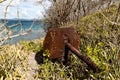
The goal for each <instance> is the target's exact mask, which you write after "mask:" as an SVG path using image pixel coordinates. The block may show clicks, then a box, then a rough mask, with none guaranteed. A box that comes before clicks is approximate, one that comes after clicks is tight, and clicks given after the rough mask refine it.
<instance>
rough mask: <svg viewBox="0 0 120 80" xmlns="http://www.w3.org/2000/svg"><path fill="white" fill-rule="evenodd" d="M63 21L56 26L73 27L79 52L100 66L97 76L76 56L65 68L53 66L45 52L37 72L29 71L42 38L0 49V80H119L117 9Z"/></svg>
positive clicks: (119, 24) (119, 12)
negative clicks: (65, 22) (77, 35)
mask: <svg viewBox="0 0 120 80" xmlns="http://www.w3.org/2000/svg"><path fill="white" fill-rule="evenodd" d="M55 1H56V0H55ZM62 20H63V19H62ZM63 21H64V20H63ZM63 21H61V23H57V24H56V25H60V26H63V27H66V25H67V26H73V27H74V26H75V29H76V30H77V31H78V34H79V35H80V43H81V44H80V52H81V53H82V54H84V55H86V56H88V57H90V58H91V59H92V60H93V61H94V62H95V63H96V64H97V65H98V66H99V68H100V69H101V71H100V72H99V73H94V72H93V71H92V70H91V69H90V68H89V67H88V66H87V65H86V64H85V63H84V62H83V61H81V60H80V59H78V58H77V57H76V56H75V55H72V59H71V61H70V62H71V63H70V64H69V65H68V66H65V65H63V64H61V63H57V62H55V63H53V62H52V61H51V60H49V58H48V57H49V51H47V50H46V51H45V52H43V57H45V58H43V59H44V60H43V63H42V64H39V65H38V64H36V65H35V66H36V67H37V69H33V70H30V69H32V68H30V66H29V65H28V64H29V62H30V61H31V60H30V59H31V58H30V59H29V57H30V56H31V55H32V54H34V55H36V53H37V52H38V51H42V50H43V40H44V38H43V39H37V40H31V41H22V40H21V41H20V43H17V44H13V45H9V44H6V45H3V46H0V79H1V80H26V79H27V80H30V78H31V77H30V76H29V75H28V74H29V73H30V74H32V72H34V71H35V73H34V74H32V75H31V76H32V78H33V79H34V80H119V79H120V5H119V6H115V5H111V6H109V7H107V8H105V9H100V10H96V11H95V12H93V13H90V14H87V15H84V16H81V17H80V18H79V19H76V20H74V21H67V24H64V25H63ZM53 24H55V22H53ZM53 24H52V25H53ZM55 27H56V26H55ZM31 57H34V56H31Z"/></svg>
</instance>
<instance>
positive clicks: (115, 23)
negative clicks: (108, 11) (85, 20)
mask: <svg viewBox="0 0 120 80" xmlns="http://www.w3.org/2000/svg"><path fill="white" fill-rule="evenodd" d="M97 11H98V12H99V13H100V14H101V15H102V16H103V17H104V18H105V19H106V20H107V21H108V22H109V23H111V24H112V25H118V26H120V23H117V22H113V21H111V20H110V19H108V18H107V17H106V16H105V15H104V14H103V13H102V12H101V11H100V10H98V9H97Z"/></svg>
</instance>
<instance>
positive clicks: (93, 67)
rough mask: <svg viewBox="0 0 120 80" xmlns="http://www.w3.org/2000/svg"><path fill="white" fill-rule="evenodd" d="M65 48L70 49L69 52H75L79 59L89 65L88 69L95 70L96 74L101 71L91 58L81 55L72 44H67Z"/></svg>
mask: <svg viewBox="0 0 120 80" xmlns="http://www.w3.org/2000/svg"><path fill="white" fill-rule="evenodd" d="M65 46H66V47H68V50H70V51H71V52H73V53H74V54H75V55H76V56H77V57H78V58H79V59H81V60H82V61H84V62H85V63H86V64H87V65H88V67H90V68H91V69H93V71H94V72H99V71H100V69H99V67H98V66H97V65H96V64H95V63H94V62H93V61H92V60H91V59H90V58H89V57H87V56H85V55H83V54H82V53H80V52H79V50H77V49H76V48H75V47H73V46H72V45H71V44H70V43H68V42H66V43H65Z"/></svg>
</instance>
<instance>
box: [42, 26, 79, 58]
mask: <svg viewBox="0 0 120 80" xmlns="http://www.w3.org/2000/svg"><path fill="white" fill-rule="evenodd" d="M65 38H68V39H69V43H70V44H71V45H72V46H74V47H75V48H76V49H79V45H80V39H79V35H78V34H77V32H76V30H75V29H74V28H53V29H50V30H49V31H48V32H47V34H46V37H45V40H44V43H43V47H44V49H48V50H49V51H50V58H51V59H56V58H61V57H63V56H64V48H65V44H64V40H65Z"/></svg>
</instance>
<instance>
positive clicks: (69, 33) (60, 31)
mask: <svg viewBox="0 0 120 80" xmlns="http://www.w3.org/2000/svg"><path fill="white" fill-rule="evenodd" d="M79 46H80V38H79V35H78V34H77V32H76V30H75V29H74V28H53V29H50V30H49V31H48V32H47V34H46V37H45V40H44V43H43V47H44V49H48V50H49V51H50V58H51V59H59V58H63V59H64V60H63V64H66V63H67V62H68V59H69V55H70V54H69V51H71V52H73V53H74V54H75V55H76V56H77V57H78V58H79V59H81V60H83V61H84V62H85V63H86V64H87V65H88V66H89V67H90V68H92V69H93V71H94V72H99V70H100V69H99V68H98V66H97V65H96V64H95V63H94V62H93V61H92V60H91V59H90V58H89V57H87V56H85V55H83V54H81V53H80V52H79Z"/></svg>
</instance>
